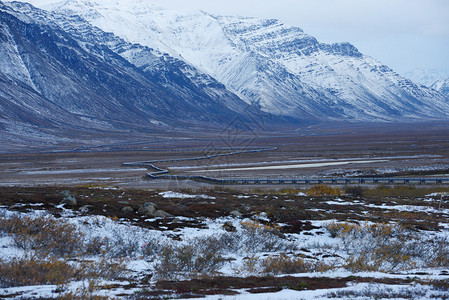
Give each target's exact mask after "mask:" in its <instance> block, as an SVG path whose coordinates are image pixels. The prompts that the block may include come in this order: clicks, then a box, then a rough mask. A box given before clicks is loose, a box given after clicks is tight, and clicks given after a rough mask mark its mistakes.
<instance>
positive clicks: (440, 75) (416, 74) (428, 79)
mask: <svg viewBox="0 0 449 300" xmlns="http://www.w3.org/2000/svg"><path fill="white" fill-rule="evenodd" d="M404 77H405V78H408V79H410V80H412V81H413V82H416V83H419V84H422V85H425V86H427V87H431V86H432V84H434V83H435V82H436V81H438V80H441V79H445V78H448V77H449V71H444V70H435V69H413V70H410V71H408V72H406V73H404Z"/></svg>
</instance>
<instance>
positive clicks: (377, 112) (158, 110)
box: [0, 0, 449, 137]
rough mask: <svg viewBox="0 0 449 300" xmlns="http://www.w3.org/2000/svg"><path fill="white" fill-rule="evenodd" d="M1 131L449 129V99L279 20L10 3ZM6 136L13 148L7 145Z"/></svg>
mask: <svg viewBox="0 0 449 300" xmlns="http://www.w3.org/2000/svg"><path fill="white" fill-rule="evenodd" d="M0 110H1V112H2V114H1V115H0V130H2V131H3V132H5V133H9V134H12V133H14V134H18V135H20V134H21V135H26V136H29V137H33V136H36V135H38V134H40V135H43V136H47V135H52V134H55V133H57V131H58V130H59V129H61V128H77V129H78V130H83V129H86V130H95V129H98V130H105V131H108V130H109V131H112V130H128V129H133V128H134V129H135V128H160V127H167V128H169V127H172V128H174V127H180V126H181V127H182V126H200V127H201V126H212V127H217V128H220V127H224V126H227V125H228V124H229V122H230V121H232V120H233V119H240V120H243V121H244V122H245V123H246V124H249V126H253V125H254V126H256V125H257V124H255V123H257V118H255V117H254V116H258V117H261V116H262V117H263V118H264V119H265V120H269V122H271V123H270V124H269V125H273V124H275V125H277V126H279V125H285V126H288V125H294V124H300V123H304V122H309V123H310V122H314V123H316V122H333V121H350V122H392V121H395V122H397V121H402V122H410V121H429V120H446V119H447V117H448V115H449V97H448V95H447V92H446V89H444V88H442V89H440V91H437V89H432V88H428V87H425V86H423V85H419V84H415V83H413V82H412V81H410V80H407V79H404V78H402V77H401V76H399V75H398V74H397V73H395V72H394V71H393V70H391V69H390V68H388V67H387V66H385V65H382V64H381V63H379V62H377V61H376V60H374V59H372V58H370V57H367V56H365V55H363V54H362V53H360V52H359V51H358V50H357V49H356V48H355V47H354V46H353V45H351V44H349V43H336V44H323V43H320V42H318V41H317V40H316V39H315V38H314V37H312V36H310V35H307V34H305V33H304V32H303V31H302V30H301V29H300V28H297V27H293V26H288V25H285V24H283V23H282V22H280V21H278V20H266V19H258V18H244V17H225V16H216V15H211V14H208V13H206V12H203V11H200V12H196V13H190V14H187V13H177V12H172V11H169V10H165V9H162V8H158V7H155V6H153V5H150V4H147V2H146V1H137V2H133V4H132V5H130V6H120V5H119V4H117V3H115V4H112V2H111V3H108V4H106V3H102V2H101V1H98V2H95V0H69V1H67V2H64V3H59V4H57V5H53V6H52V7H51V8H50V9H48V10H42V9H39V8H36V7H34V6H32V5H30V4H28V3H21V2H0ZM4 136H7V135H6V134H5V135H4Z"/></svg>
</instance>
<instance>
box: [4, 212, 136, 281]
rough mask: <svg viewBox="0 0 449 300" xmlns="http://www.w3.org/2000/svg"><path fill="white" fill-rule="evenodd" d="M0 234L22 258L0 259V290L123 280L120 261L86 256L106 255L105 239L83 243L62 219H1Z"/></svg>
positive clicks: (14, 216)
mask: <svg viewBox="0 0 449 300" xmlns="http://www.w3.org/2000/svg"><path fill="white" fill-rule="evenodd" d="M0 233H2V234H3V235H8V236H10V237H11V238H12V241H13V243H14V245H15V246H16V247H18V248H19V249H22V250H23V251H24V254H23V255H22V256H20V257H15V258H11V259H3V260H1V259H0V287H10V286H23V285H34V284H55V285H61V284H65V283H67V282H70V281H73V280H86V279H99V278H102V279H115V278H120V277H123V276H126V274H127V271H126V267H125V264H124V261H123V259H118V260H117V259H109V258H107V257H106V256H103V257H101V256H100V257H99V259H93V260H88V259H87V257H88V256H89V255H93V254H95V255H98V254H101V255H104V254H105V253H106V252H107V248H106V247H105V242H104V239H100V238H94V239H92V240H89V239H86V237H85V235H84V234H83V233H82V232H81V230H80V229H79V228H78V227H77V226H75V225H73V224H70V223H69V222H67V221H65V220H63V219H55V218H54V217H51V216H38V217H29V216H23V215H21V214H11V215H2V216H0Z"/></svg>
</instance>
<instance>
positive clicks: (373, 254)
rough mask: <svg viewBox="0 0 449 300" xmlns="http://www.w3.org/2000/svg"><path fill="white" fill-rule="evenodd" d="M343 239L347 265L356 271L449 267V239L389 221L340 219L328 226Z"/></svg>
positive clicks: (331, 232) (333, 234)
mask: <svg viewBox="0 0 449 300" xmlns="http://www.w3.org/2000/svg"><path fill="white" fill-rule="evenodd" d="M325 227H326V228H327V229H328V230H329V232H330V234H331V236H333V237H338V238H340V239H341V240H342V245H343V246H344V249H345V250H346V252H347V255H348V256H347V258H346V260H345V263H344V266H345V267H346V268H347V269H348V270H350V271H352V272H358V271H385V272H394V271H404V270H410V269H414V268H419V267H449V258H448V257H449V242H448V241H447V239H444V238H431V239H430V240H427V239H426V238H425V237H423V236H422V235H419V234H418V233H417V232H416V231H412V230H410V229H407V228H405V227H402V226H401V225H397V224H385V223H374V224H369V223H362V224H352V223H343V222H342V223H336V222H330V223H328V224H327V225H326V226H325Z"/></svg>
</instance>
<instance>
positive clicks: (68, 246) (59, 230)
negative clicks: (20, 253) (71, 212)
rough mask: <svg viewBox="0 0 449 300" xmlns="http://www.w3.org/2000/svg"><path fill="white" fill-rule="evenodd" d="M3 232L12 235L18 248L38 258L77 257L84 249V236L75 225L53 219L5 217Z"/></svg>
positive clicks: (0, 219) (0, 225)
mask: <svg viewBox="0 0 449 300" xmlns="http://www.w3.org/2000/svg"><path fill="white" fill-rule="evenodd" d="M0 232H4V233H6V234H9V235H10V236H11V237H12V239H13V241H14V243H15V245H16V246H17V247H19V248H21V249H23V250H34V251H35V253H36V255H38V256H43V257H45V256H47V255H49V254H51V255H52V256H56V257H65V256H75V255H77V254H80V253H81V252H82V251H83V249H84V247H83V246H84V234H83V233H82V232H81V231H80V230H79V229H78V228H76V226H75V225H73V224H70V223H68V222H67V221H65V220H61V219H60V220H56V219H55V218H53V217H50V216H40V217H28V216H21V215H14V216H11V217H5V216H3V217H0Z"/></svg>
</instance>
